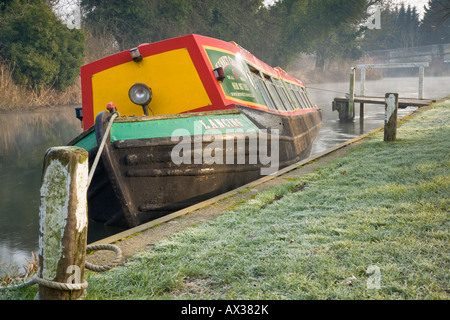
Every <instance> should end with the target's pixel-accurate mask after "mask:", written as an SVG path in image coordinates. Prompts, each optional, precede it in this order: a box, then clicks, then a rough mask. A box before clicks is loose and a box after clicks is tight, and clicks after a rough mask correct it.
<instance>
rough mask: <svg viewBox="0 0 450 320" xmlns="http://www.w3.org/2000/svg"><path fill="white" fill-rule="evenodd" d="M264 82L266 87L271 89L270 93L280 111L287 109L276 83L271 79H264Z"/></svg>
mask: <svg viewBox="0 0 450 320" xmlns="http://www.w3.org/2000/svg"><path fill="white" fill-rule="evenodd" d="M264 84H265V85H266V88H267V89H268V90H269V93H270V95H271V96H272V98H273V101H274V102H275V105H276V107H277V109H278V111H282V112H284V111H287V109H286V107H285V106H284V104H283V102H282V101H281V98H280V95H279V93H278V92H277V89H276V87H275V85H274V84H273V83H272V82H271V81H264Z"/></svg>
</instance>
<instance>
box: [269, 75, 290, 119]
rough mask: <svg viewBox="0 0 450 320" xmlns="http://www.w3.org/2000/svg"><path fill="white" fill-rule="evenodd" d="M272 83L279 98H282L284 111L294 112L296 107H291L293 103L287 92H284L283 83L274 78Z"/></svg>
mask: <svg viewBox="0 0 450 320" xmlns="http://www.w3.org/2000/svg"><path fill="white" fill-rule="evenodd" d="M272 82H273V84H274V85H275V90H276V91H277V93H278V96H279V97H280V99H281V101H282V103H283V106H284V109H285V110H286V111H293V110H294V107H293V106H292V105H291V102H290V100H289V98H288V96H287V93H286V91H285V90H284V87H283V84H282V83H281V81H280V80H278V79H275V78H272Z"/></svg>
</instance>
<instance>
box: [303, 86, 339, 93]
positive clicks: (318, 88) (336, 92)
mask: <svg viewBox="0 0 450 320" xmlns="http://www.w3.org/2000/svg"><path fill="white" fill-rule="evenodd" d="M307 89H313V90H320V91H327V92H334V93H340V94H348V93H347V92H342V91H335V90H328V89H322V88H313V87H307Z"/></svg>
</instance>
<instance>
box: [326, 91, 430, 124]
mask: <svg viewBox="0 0 450 320" xmlns="http://www.w3.org/2000/svg"><path fill="white" fill-rule="evenodd" d="M349 100H350V99H349V97H336V98H334V100H333V102H332V108H333V111H338V112H339V119H340V120H341V121H353V119H354V117H355V108H352V110H350V108H349ZM385 100H386V98H385V97H374V96H355V97H354V100H353V102H354V103H359V106H360V111H359V112H360V113H359V114H360V118H361V119H362V118H364V105H365V104H381V105H384V104H385ZM433 102H436V100H434V99H416V98H401V97H399V98H398V107H399V108H406V107H424V106H427V105H429V104H430V103H433Z"/></svg>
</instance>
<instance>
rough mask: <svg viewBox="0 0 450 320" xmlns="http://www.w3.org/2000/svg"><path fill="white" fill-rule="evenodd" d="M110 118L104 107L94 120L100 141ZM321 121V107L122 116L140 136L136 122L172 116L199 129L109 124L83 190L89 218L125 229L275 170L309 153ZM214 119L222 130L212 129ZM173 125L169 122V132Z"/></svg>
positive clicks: (155, 123)
mask: <svg viewBox="0 0 450 320" xmlns="http://www.w3.org/2000/svg"><path fill="white" fill-rule="evenodd" d="M219 116H221V117H222V119H229V120H230V121H229V122H228V124H229V126H228V127H227V126H225V125H223V127H224V128H220V127H219V124H225V123H226V122H225V120H223V121H217V119H218V118H219ZM109 118H110V114H109V113H107V112H104V113H101V114H99V116H98V117H97V119H96V125H95V136H96V141H97V145H100V142H101V140H102V139H103V134H102V133H103V132H104V130H105V128H106V126H107V124H108V120H109ZM202 119H206V120H202ZM208 119H215V120H216V122H208ZM219 119H220V118H219ZM231 119H235V120H234V121H233V120H231ZM321 119H322V114H321V111H320V110H318V111H315V112H308V113H303V114H299V115H297V116H295V118H292V117H286V116H281V115H276V114H272V115H268V114H267V113H266V114H264V113H263V112H261V111H257V110H256V111H255V110H248V109H246V108H240V109H235V110H231V111H227V112H205V113H201V114H190V115H187V114H185V115H182V116H181V117H180V115H178V116H171V117H165V118H164V119H161V117H159V118H158V117H156V119H155V117H153V118H152V117H142V119H140V121H139V119H132V120H128V121H126V120H122V121H121V122H119V123H116V124H115V125H127V126H132V127H133V129H130V128H128V130H135V131H136V132H135V133H134V134H135V135H137V136H139V134H138V133H137V132H138V131H139V127H143V129H145V130H147V129H146V128H145V126H146V124H151V125H152V126H155V127H158V126H161V123H162V122H164V121H165V122H166V124H165V125H166V126H167V122H168V121H174V120H175V121H178V122H180V120H182V121H183V122H184V123H189V122H190V123H192V125H193V126H195V124H197V125H199V126H200V128H199V129H203V130H202V132H198V133H199V134H197V135H170V136H164V137H161V136H158V137H147V138H136V139H121V137H116V136H117V135H118V134H119V135H120V133H119V132H118V131H117V130H114V127H113V129H112V132H111V134H110V137H108V139H107V143H106V144H105V147H104V150H103V153H102V155H101V161H100V163H99V165H98V167H97V168H96V169H95V170H96V171H95V174H94V177H93V180H92V183H91V185H90V187H89V190H88V206H89V208H88V212H89V215H90V217H91V218H92V219H93V220H95V221H97V222H101V223H104V224H107V225H116V226H121V227H125V228H129V227H133V226H137V225H140V224H142V223H145V222H147V221H149V220H152V219H155V218H158V217H160V216H162V215H165V214H168V213H171V212H173V211H176V210H180V209H182V208H185V207H188V206H190V205H193V204H195V203H198V202H200V201H203V200H206V199H208V198H211V197H213V196H216V195H219V194H221V193H224V192H227V191H229V190H232V189H234V188H237V187H239V186H242V185H244V184H247V183H249V182H251V181H254V180H256V179H258V178H260V177H262V176H264V175H267V174H271V173H274V172H276V171H277V170H278V169H281V168H283V167H286V166H288V165H290V164H293V163H295V162H297V161H299V160H301V159H303V158H306V157H308V156H309V153H310V150H311V145H312V142H313V140H314V139H315V137H316V136H317V133H318V131H319V129H320V125H321ZM232 121H233V122H232ZM211 123H213V124H216V125H217V127H219V128H220V129H221V130H219V128H211V126H212V125H211ZM232 123H234V124H235V127H234V128H232V127H231V124H232ZM178 124H179V123H177V122H174V123H173V125H174V127H173V128H169V131H170V130H172V129H174V128H175V126H177V125H178ZM239 124H241V125H242V126H240V125H239ZM205 126H207V127H209V128H211V129H216V130H215V131H214V132H211V131H208V130H209V129H205ZM268 127H270V128H271V129H270V130H266V128H268ZM193 130H194V129H193ZM147 131H148V130H147ZM172 132H175V133H176V131H172ZM93 133H94V132H91V134H93ZM181 134H183V132H181ZM84 138H86V134H84ZM82 141H83V139H82V138H79V139H78V140H76V141H74V143H73V144H74V145H79V144H80V143H82ZM97 150H98V147H93V148H92V149H91V150H90V152H89V154H90V162H91V165H92V162H93V159H94V157H95V155H96V153H97Z"/></svg>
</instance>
